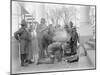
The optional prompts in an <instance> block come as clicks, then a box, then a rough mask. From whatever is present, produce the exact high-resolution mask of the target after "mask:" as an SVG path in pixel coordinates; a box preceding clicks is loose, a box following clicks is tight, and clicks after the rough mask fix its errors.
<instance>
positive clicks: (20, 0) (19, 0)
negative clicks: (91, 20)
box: [10, 0, 97, 75]
mask: <svg viewBox="0 0 100 75" xmlns="http://www.w3.org/2000/svg"><path fill="white" fill-rule="evenodd" d="M12 1H16V2H33V3H46V4H59V5H79V6H94V7H95V67H94V68H93V69H92V68H91V69H80V70H60V71H45V72H29V73H12ZM96 27H97V6H96V5H87V4H72V3H56V2H42V1H23V0H10V74H11V75H13V74H39V73H53V72H72V71H87V70H96V68H97V62H96V61H97V60H96V58H97V57H96V56H97V50H96V49H97V48H96V47H97V45H96V43H97V35H96V34H97V32H96V30H97V28H96Z"/></svg>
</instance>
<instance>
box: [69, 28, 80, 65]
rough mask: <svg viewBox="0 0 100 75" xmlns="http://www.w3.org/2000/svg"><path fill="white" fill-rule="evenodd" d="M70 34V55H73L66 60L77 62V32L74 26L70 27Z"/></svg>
mask: <svg viewBox="0 0 100 75" xmlns="http://www.w3.org/2000/svg"><path fill="white" fill-rule="evenodd" d="M71 34H72V36H71V43H70V46H71V56H73V57H72V58H71V60H68V62H70V63H72V62H78V60H79V56H78V54H77V43H78V42H79V36H78V33H77V31H76V27H73V28H72V33H71Z"/></svg>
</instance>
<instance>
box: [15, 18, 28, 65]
mask: <svg viewBox="0 0 100 75" xmlns="http://www.w3.org/2000/svg"><path fill="white" fill-rule="evenodd" d="M26 28H27V24H26V21H25V20H22V21H21V28H20V29H19V30H18V31H16V32H15V33H14V36H15V38H16V40H18V41H19V43H20V57H21V66H26V65H27V63H26V59H27V48H28V47H27V46H28V32H27V30H26Z"/></svg>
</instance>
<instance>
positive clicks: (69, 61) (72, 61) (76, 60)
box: [67, 57, 79, 63]
mask: <svg viewBox="0 0 100 75" xmlns="http://www.w3.org/2000/svg"><path fill="white" fill-rule="evenodd" d="M78 61H79V57H77V59H75V60H68V61H67V62H68V63H74V62H78Z"/></svg>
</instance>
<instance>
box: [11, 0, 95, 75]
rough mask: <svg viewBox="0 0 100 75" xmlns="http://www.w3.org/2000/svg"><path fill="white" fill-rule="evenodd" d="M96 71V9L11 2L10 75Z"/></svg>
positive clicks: (93, 6) (86, 6)
mask: <svg viewBox="0 0 100 75" xmlns="http://www.w3.org/2000/svg"><path fill="white" fill-rule="evenodd" d="M93 69H96V6H95V5H79V4H67V3H52V2H51V3H50V2H36V1H27V0H21V1H20V0H18V1H17V0H12V1H11V74H23V73H42V72H57V71H74V70H93Z"/></svg>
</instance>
